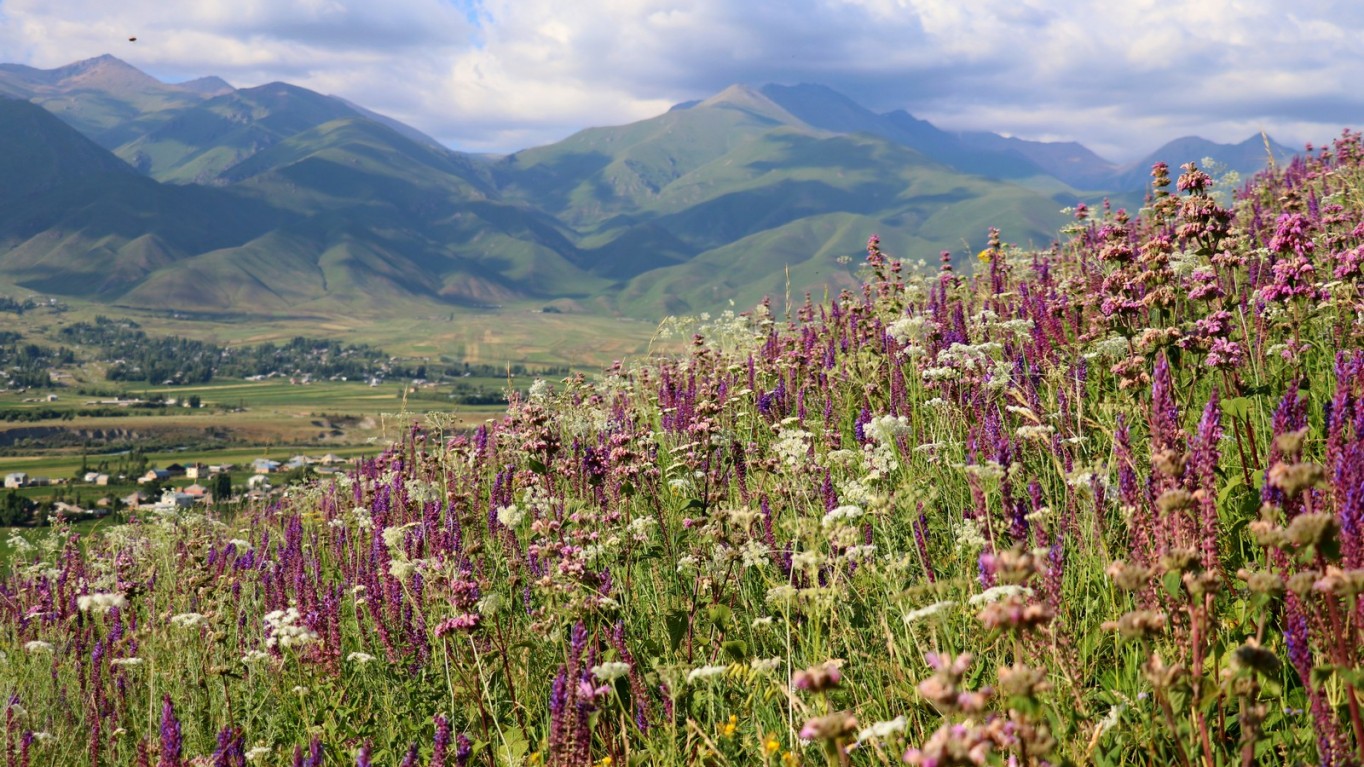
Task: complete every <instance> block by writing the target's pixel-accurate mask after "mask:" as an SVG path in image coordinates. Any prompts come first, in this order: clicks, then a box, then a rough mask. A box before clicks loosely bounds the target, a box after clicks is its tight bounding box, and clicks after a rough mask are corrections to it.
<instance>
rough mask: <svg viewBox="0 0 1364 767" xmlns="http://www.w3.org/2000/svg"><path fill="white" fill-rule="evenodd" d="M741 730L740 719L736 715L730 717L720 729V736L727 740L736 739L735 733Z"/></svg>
mask: <svg viewBox="0 0 1364 767" xmlns="http://www.w3.org/2000/svg"><path fill="white" fill-rule="evenodd" d="M738 729H739V717H737V716H735V715H734V714H730V715H729V721H728V722H725V723H724V724H723V725H722V726H721V727H720V734H721V735H722V736H724V737H726V738H732V737H734V733H735V731H736V730H738Z"/></svg>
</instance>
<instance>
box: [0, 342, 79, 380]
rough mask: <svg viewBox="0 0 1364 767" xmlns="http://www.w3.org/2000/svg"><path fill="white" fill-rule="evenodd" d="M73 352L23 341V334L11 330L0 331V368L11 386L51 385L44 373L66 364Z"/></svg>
mask: <svg viewBox="0 0 1364 767" xmlns="http://www.w3.org/2000/svg"><path fill="white" fill-rule="evenodd" d="M75 359H76V355H75V353H74V352H72V351H71V350H70V349H67V348H66V347H61V348H59V349H52V348H50V347H47V346H39V345H37V344H32V343H25V342H24V339H23V336H21V335H20V334H18V333H15V332H14V331H12V330H0V371H3V372H4V376H3V377H4V378H5V380H6V381H7V382H8V384H7V385H8V386H9V387H10V388H13V389H23V388H41V387H49V386H52V376H51V374H50V373H49V372H48V371H49V370H51V369H52V368H53V367H56V366H58V365H70V364H71V363H73V362H75Z"/></svg>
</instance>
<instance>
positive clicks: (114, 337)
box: [61, 317, 426, 384]
mask: <svg viewBox="0 0 1364 767" xmlns="http://www.w3.org/2000/svg"><path fill="white" fill-rule="evenodd" d="M61 335H62V338H63V340H65V341H67V342H69V343H72V344H76V345H79V346H83V347H89V348H92V349H95V350H97V351H96V355H97V356H98V358H99V359H101V360H104V361H107V362H110V363H112V364H110V366H109V368H108V371H107V373H106V376H107V377H108V378H109V379H110V380H114V381H135V382H146V383H150V384H163V383H167V382H170V383H175V384H198V383H207V382H209V381H211V380H213V378H214V377H215V376H219V377H224V378H249V377H251V376H260V375H269V374H271V373H277V374H281V375H290V376H300V375H308V376H314V377H317V378H333V377H345V378H347V379H355V380H361V379H365V378H368V377H371V376H385V377H386V376H396V377H410V378H422V377H425V375H426V366H425V365H420V364H418V365H411V364H404V363H401V362H397V361H394V360H392V359H390V358H389V356H388V355H387V354H385V353H384V352H383V350H381V349H378V348H376V347H373V346H370V345H368V344H342V343H340V342H339V341H329V340H324V339H317V338H306V337H303V336H298V337H296V338H293V339H292V340H290V341H287V342H285V343H281V344H274V343H263V344H255V345H252V346H238V347H228V346H220V345H218V344H214V343H209V342H207V341H194V340H191V339H188V338H181V337H179V336H149V335H147V333H146V332H145V331H143V330H142V329H141V328H140V326H139V325H138V324H137V323H136V322H133V321H131V320H112V319H109V318H107V317H96V318H95V321H94V322H78V323H75V324H73V325H69V326H67V327H65V328H63V329H62V331H61Z"/></svg>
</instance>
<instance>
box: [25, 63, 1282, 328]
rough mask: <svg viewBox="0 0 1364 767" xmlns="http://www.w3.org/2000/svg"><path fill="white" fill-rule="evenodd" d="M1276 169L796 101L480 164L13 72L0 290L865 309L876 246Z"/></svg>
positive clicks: (699, 115) (742, 96)
mask: <svg viewBox="0 0 1364 767" xmlns="http://www.w3.org/2000/svg"><path fill="white" fill-rule="evenodd" d="M1267 148H1268V149H1269V151H1272V152H1273V153H1274V154H1275V155H1277V156H1278V157H1279V158H1282V157H1284V156H1286V155H1288V154H1291V152H1290V151H1289V150H1287V149H1285V148H1284V147H1281V146H1278V145H1276V144H1273V143H1272V142H1270V141H1269V140H1268V139H1267V138H1261V137H1259V136H1256V137H1252V138H1251V139H1248V140H1247V141H1246V142H1244V143H1242V144H1239V145H1219V144H1214V143H1212V142H1208V141H1204V140H1202V139H1197V138H1185V139H1179V140H1176V141H1174V142H1171V143H1169V144H1167V145H1166V146H1164V147H1162V148H1161V149H1160V150H1158V151H1156V152H1155V153H1153V154H1152V155H1151V156H1150V157H1148V158H1145V159H1143V160H1142V161H1141V162H1138V163H1136V164H1134V165H1132V166H1126V167H1119V166H1117V165H1115V164H1113V163H1110V162H1108V161H1106V160H1104V159H1103V158H1101V157H1099V156H1098V155H1096V154H1094V153H1093V152H1091V151H1089V150H1088V149H1086V148H1085V147H1083V146H1081V145H1079V144H1076V143H1046V142H1035V141H1025V140H1021V139H1017V138H1008V137H1004V136H1001V135H998V134H994V133H978V132H977V133H970V132H950V131H944V130H940V129H938V128H936V127H935V126H933V125H932V124H930V123H928V122H925V121H923V120H919V119H917V118H915V117H913V116H911V115H909V114H908V113H906V112H903V111H896V112H890V113H885V114H878V113H875V112H873V111H871V110H868V109H865V108H864V107H862V106H860V105H858V104H857V103H855V102H853V101H852V100H850V99H848V98H847V97H845V96H843V95H841V94H839V93H837V92H835V91H833V90H830V89H828V88H825V87H822V86H818V85H808V84H807V85H796V86H783V85H766V86H763V87H760V88H750V87H746V86H737V85H736V86H732V87H730V88H727V89H725V90H724V91H722V92H720V93H717V94H715V95H714V96H712V97H710V98H708V99H705V100H702V101H697V102H689V103H685V104H679V105H677V106H676V107H674V108H673V109H671V110H670V111H668V112H666V113H664V114H662V115H659V116H657V117H654V118H651V119H647V120H643V121H640V122H637V123H633V124H630V125H624V126H616V127H602V128H589V129H587V130H583V131H580V132H579V133H576V134H574V135H573V136H570V137H568V138H566V139H564V140H563V141H560V142H558V143H555V144H551V145H548V146H542V147H535V148H531V149H526V150H524V151H520V152H516V153H513V154H510V155H506V156H496V157H494V156H485V155H471V154H464V153H460V152H455V151H452V150H450V149H448V148H446V147H444V146H442V145H441V144H440V142H438V141H436V140H434V139H432V138H431V137H429V136H427V135H425V134H423V133H421V132H420V131H417V130H416V129H414V128H411V127H409V126H406V125H404V124H402V123H399V122H397V121H395V120H392V119H389V118H387V117H384V116H382V115H379V114H376V113H374V112H372V111H369V110H367V109H365V108H363V107H361V106H359V105H356V104H353V103H350V102H348V101H346V100H344V99H340V98H336V97H332V96H326V95H323V94H319V93H316V92H313V91H310V90H307V89H304V88H300V87H297V86H293V85H289V84H287V83H278V82H277V83H269V84H266V85H261V86H258V87H253V88H240V89H239V88H234V87H232V86H231V85H230V84H228V83H227V82H225V81H223V80H221V79H219V78H215V77H207V78H202V79H199V80H194V81H191V82H187V83H178V84H168V83H163V82H161V81H159V80H157V79H155V78H153V77H151V76H149V75H147V74H145V73H143V72H141V71H140V70H138V69H136V68H135V67H132V66H130V65H128V64H127V63H125V62H123V61H120V60H119V59H116V58H114V57H112V56H101V57H99V58H95V59H90V60H87V61H81V62H77V63H75V64H71V65H68V66H65V67H61V68H58V69H50V70H42V69H35V68H31V67H26V66H21V65H14V64H4V65H0V173H3V174H4V177H5V178H6V179H8V180H9V183H8V184H7V185H6V186H5V187H4V188H0V281H4V282H8V283H10V284H12V285H16V286H19V287H23V288H28V289H31V290H34V291H38V292H42V293H45V294H56V295H62V296H69V297H72V298H79V299H85V300H90V301H95V302H100V303H105V304H109V305H111V306H115V307H117V306H126V307H144V308H146V307H150V308H157V309H171V310H178V311H193V312H217V313H237V314H246V315H297V314H308V313H318V314H325V313H336V312H346V313H350V314H357V313H359V314H364V313H375V314H382V313H389V314H392V313H400V312H404V311H411V309H412V307H413V306H416V305H431V306H447V307H456V306H471V307H478V306H484V305H487V304H502V303H511V302H521V301H525V302H535V303H537V304H543V305H545V306H552V307H554V308H555V309H557V310H559V311H591V312H604V313H620V314H626V315H632V316H640V317H654V318H656V317H658V316H661V315H662V314H666V313H680V312H691V311H700V310H708V309H714V308H719V307H723V306H725V305H727V304H728V302H730V301H734V302H735V303H736V304H738V305H741V306H743V305H752V303H754V302H756V301H758V300H760V299H761V298H762V297H763V296H764V295H772V296H778V295H782V294H783V293H787V294H790V293H792V292H796V293H799V292H803V291H806V290H812V291H816V292H819V291H823V290H835V291H836V290H838V289H840V288H842V287H846V286H851V285H854V284H856V282H855V279H854V277H853V270H854V269H855V267H856V264H857V263H858V260H859V257H860V254H861V250H862V248H863V246H864V244H865V242H866V239H867V237H868V236H869V235H871V234H873V233H875V234H877V235H879V236H880V238H881V241H882V245H883V248H884V249H885V250H886V251H887V252H888V253H890V254H892V255H894V256H897V257H907V258H909V259H911V260H913V259H918V258H923V259H927V260H933V259H936V257H937V254H938V253H939V252H940V251H943V250H947V251H951V252H953V253H956V254H957V256H958V257H961V256H963V255H965V254H967V253H971V252H974V251H975V250H977V249H979V248H980V247H981V246H983V243H984V238H985V235H986V231H987V229H988V227H991V226H997V227H999V228H1000V229H1001V230H1002V231H1003V232H1004V236H1005V239H1007V240H1009V241H1012V242H1019V243H1023V244H1029V243H1030V244H1034V245H1041V246H1044V245H1046V244H1047V243H1049V242H1050V241H1051V239H1052V238H1053V236H1054V234H1053V233H1054V232H1055V231H1056V228H1057V226H1058V225H1059V224H1060V223H1061V222H1062V216H1061V214H1060V213H1059V210H1060V208H1062V207H1064V206H1067V205H1072V204H1074V203H1075V202H1076V201H1077V200H1088V201H1094V200H1097V198H1099V197H1103V196H1111V197H1112V198H1114V199H1115V200H1117V201H1122V202H1126V203H1128V204H1140V200H1141V196H1142V193H1143V189H1144V187H1145V185H1146V183H1147V170H1148V169H1149V167H1150V164H1151V163H1152V162H1154V161H1155V160H1163V161H1166V162H1168V163H1169V164H1170V165H1171V167H1178V165H1179V164H1181V163H1183V162H1186V161H1190V160H1193V161H1198V160H1201V159H1202V158H1203V157H1206V156H1211V157H1213V158H1215V159H1217V160H1218V161H1219V162H1220V163H1221V164H1222V165H1224V166H1225V167H1226V168H1227V169H1230V170H1236V171H1238V172H1240V173H1242V174H1249V173H1253V172H1255V171H1256V170H1258V169H1259V168H1260V167H1261V166H1263V165H1264V163H1265V158H1266V149H1267ZM845 257H846V258H845Z"/></svg>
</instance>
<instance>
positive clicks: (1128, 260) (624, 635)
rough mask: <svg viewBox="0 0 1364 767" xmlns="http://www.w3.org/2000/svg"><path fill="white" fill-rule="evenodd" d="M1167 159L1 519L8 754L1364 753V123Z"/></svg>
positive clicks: (534, 761) (1295, 760)
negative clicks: (1105, 189) (1233, 181)
mask: <svg viewBox="0 0 1364 767" xmlns="http://www.w3.org/2000/svg"><path fill="white" fill-rule="evenodd" d="M749 106H756V105H754V104H752V103H750V104H749ZM696 108H699V105H698V107H696ZM760 112H761V110H757V109H755V110H754V113H760ZM876 146H881V147H884V146H885V145H884V144H876ZM901 150H902V151H907V150H903V149H902V148H901ZM1165 181H1166V182H1167V185H1166V186H1165V187H1164V188H1162V189H1161V190H1160V191H1161V194H1160V195H1159V196H1158V197H1156V198H1154V199H1153V202H1152V204H1151V205H1149V206H1146V207H1144V208H1143V209H1141V210H1139V211H1135V212H1132V213H1130V214H1128V213H1122V214H1119V213H1118V212H1117V211H1103V210H1096V211H1094V212H1093V215H1085V216H1081V217H1079V218H1077V219H1075V220H1073V221H1071V222H1070V223H1069V224H1068V225H1067V227H1066V229H1065V231H1064V232H1060V233H1058V239H1059V240H1060V242H1059V244H1058V246H1057V247H1054V248H1047V249H1045V250H1040V251H1038V250H1028V249H1024V248H1018V247H1014V246H1011V245H1008V244H1006V243H1001V242H998V241H994V242H991V243H989V247H988V249H987V250H986V252H985V253H983V254H982V258H981V260H980V263H981V264H982V266H981V267H980V268H978V269H977V270H976V271H975V273H974V274H970V275H967V274H962V273H960V272H957V271H955V270H952V269H940V268H937V267H930V268H926V269H916V268H912V267H909V266H907V265H905V264H903V263H900V262H898V261H896V260H893V259H891V258H888V257H887V255H886V254H885V253H884V252H882V251H881V249H880V247H879V245H878V243H876V242H875V241H872V242H870V243H868V245H867V247H866V249H865V251H864V252H865V257H864V259H863V264H864V266H865V269H866V271H865V273H864V275H865V277H864V279H863V280H862V281H860V282H859V283H858V284H857V286H856V289H854V290H851V291H849V292H848V293H846V294H842V295H837V296H830V297H829V298H827V299H823V300H809V301H804V302H802V304H801V306H800V307H799V308H798V309H797V310H796V311H795V312H793V313H792V316H791V317H789V318H787V317H783V316H780V315H776V314H773V313H770V312H768V311H764V310H763V309H759V310H756V311H754V312H753V313H751V314H736V313H732V312H731V313H725V314H722V315H719V316H715V317H710V318H702V317H695V318H688V319H682V320H679V321H676V322H672V323H667V324H666V325H665V326H664V328H663V329H662V330H663V331H666V332H667V333H669V334H674V333H675V334H676V335H677V336H679V337H680V338H681V339H683V340H684V343H685V348H684V349H682V350H679V351H675V352H673V353H662V352H659V353H656V354H651V355H641V356H639V357H636V358H635V359H633V360H630V361H628V362H625V363H618V364H616V365H614V366H612V367H611V368H610V369H609V370H607V371H605V372H604V374H603V375H602V376H601V377H600V378H599V379H597V380H595V381H593V380H586V379H584V378H583V377H571V378H567V379H562V380H561V381H559V382H550V381H544V380H539V381H536V382H535V383H534V384H532V385H531V386H529V387H528V388H527V390H526V391H525V392H524V394H521V393H518V394H517V395H515V396H514V397H513V398H512V401H511V402H510V403H509V407H508V409H507V411H506V412H505V413H504V414H503V415H502V416H501V417H498V418H492V419H489V420H487V421H486V422H484V423H481V424H478V425H477V426H475V427H474V428H472V429H466V428H462V427H458V428H457V427H454V426H452V422H451V420H450V419H449V418H447V417H439V418H437V417H428V418H425V419H420V420H416V419H401V418H400V419H396V420H395V421H390V422H389V424H388V429H387V430H386V431H385V434H386V435H392V436H394V438H393V439H392V440H388V439H385V444H383V445H381V446H379V447H377V448H376V451H377V452H375V453H371V454H368V455H365V456H363V457H360V458H359V460H357V461H356V462H354V463H352V464H348V465H347V466H346V467H345V469H344V470H343V471H337V472H335V473H327V474H320V475H318V476H316V477H315V478H313V479H308V478H305V477H302V476H300V475H301V474H303V472H296V473H294V474H293V475H292V476H291V475H290V474H288V473H283V472H274V471H269V468H270V467H265V466H262V467H261V469H260V470H259V471H261V472H263V473H257V474H255V476H253V477H252V479H251V480H250V481H249V482H243V481H242V479H241V477H242V476H243V474H244V473H246V472H248V471H250V470H248V469H247V468H246V462H247V461H248V460H250V458H247V457H244V456H243V457H240V458H237V457H234V458H233V460H238V461H240V462H239V463H238V466H237V468H236V469H235V470H234V471H233V473H232V474H231V476H228V477H227V478H226V479H223V480H218V481H215V482H214V490H213V494H214V495H215V496H218V500H215V501H214V503H212V504H210V503H207V502H206V501H201V502H194V501H192V500H190V499H188V498H185V499H180V501H183V504H182V503H181V502H180V501H178V500H177V498H176V496H173V495H172V496H168V497H167V498H166V499H165V500H164V501H162V502H160V503H143V504H140V505H138V506H137V508H130V509H126V510H124V511H123V512H122V514H123V517H122V518H120V517H119V516H116V515H114V514H110V515H109V516H106V517H104V518H103V519H102V520H101V521H100V522H99V523H98V524H99V525H100V526H101V527H100V528H99V529H98V531H97V533H92V532H90V529H89V528H88V527H86V528H84V531H82V530H81V529H78V528H76V527H75V526H72V525H68V524H67V523H65V522H64V521H62V520H54V522H53V524H52V528H51V529H50V530H35V529H27V530H17V531H15V534H14V535H12V536H11V537H10V538H9V540H8V548H7V555H6V556H5V557H4V558H3V559H0V593H3V594H5V595H6V598H5V599H4V600H0V646H3V647H4V648H6V655H5V658H4V662H3V663H0V687H3V689H5V690H6V691H7V694H8V695H9V696H10V697H9V698H8V704H7V726H8V729H9V730H10V733H11V742H17V743H19V744H20V745H19V747H18V750H19V756H18V758H16V759H15V762H16V763H22V762H23V760H24V758H25V757H27V758H30V762H31V763H34V764H60V765H66V764H78V763H79V764H85V763H94V764H114V765H125V764H151V763H152V761H151V756H150V755H156V756H157V758H158V760H159V763H160V765H161V767H172V766H173V767H185V766H186V765H201V764H214V763H216V764H224V765H232V766H234V767H241V766H243V765H246V764H248V763H264V764H290V763H293V764H299V765H309V766H310V767H311V766H316V767H322V765H334V764H336V765H341V764H347V765H348V764H352V763H354V764H355V765H357V766H358V767H365V766H367V765H394V764H401V765H452V764H453V765H456V766H457V767H464V766H466V765H483V764H491V765H495V766H496V767H587V766H588V765H592V766H594V767H638V766H639V765H651V766H653V765H657V766H658V767H683V765H686V766H687V767H692V766H694V765H709V766H713V767H723V766H725V765H734V766H736V767H737V766H738V765H762V766H763V767H778V765H780V766H781V767H812V766H813V765H829V766H832V765H838V766H839V767H845V766H846V767H854V766H855V767H873V766H884V765H891V764H907V765H912V766H917V767H949V766H950V767H1012V766H1014V765H1017V766H1018V767H1049V766H1051V765H1058V766H1060V765H1101V766H1103V767H1138V766H1139V765H1151V764H1159V765H1179V766H1180V767H1193V766H1194V765H1257V764H1276V765H1277V764H1285V765H1304V764H1326V765H1354V764H1357V763H1358V755H1359V754H1360V753H1361V752H1364V719H1361V715H1360V710H1359V705H1358V704H1359V701H1358V697H1359V691H1358V688H1357V683H1358V682H1359V680H1361V679H1364V620H1361V606H1360V594H1361V593H1364V503H1362V502H1361V501H1362V500H1364V327H1361V326H1360V324H1359V322H1358V318H1359V308H1358V307H1359V301H1360V297H1361V291H1362V290H1364V230H1361V229H1360V228H1359V227H1358V223H1357V222H1359V221H1360V220H1361V218H1364V146H1362V145H1361V140H1360V135H1359V134H1358V133H1349V134H1346V135H1344V136H1343V137H1342V138H1341V139H1340V140H1339V141H1338V142H1337V143H1336V144H1335V145H1334V146H1332V147H1330V149H1329V150H1326V151H1322V152H1321V153H1319V154H1314V155H1313V156H1311V157H1307V158H1301V159H1298V160H1296V161H1294V162H1292V163H1290V164H1288V165H1285V166H1281V167H1279V168H1277V169H1276V170H1275V171H1273V172H1271V173H1269V174H1265V175H1262V176H1260V177H1257V178H1256V179H1253V180H1250V181H1249V182H1248V183H1247V186H1246V193H1247V197H1248V201H1247V202H1246V203H1245V204H1238V205H1236V206H1234V207H1231V208H1228V207H1224V206H1222V205H1221V204H1220V203H1219V202H1218V201H1217V198H1216V197H1215V196H1214V192H1216V191H1217V190H1216V187H1215V186H1214V185H1213V181H1212V179H1211V178H1210V177H1208V176H1207V175H1206V174H1203V173H1201V172H1195V171H1191V172H1188V173H1185V174H1183V175H1182V176H1180V177H1179V178H1178V179H1177V180H1176V179H1165ZM1134 253H1139V254H1142V256H1141V257H1140V258H1133V257H1131V254H1134ZM190 391H200V390H199V389H190ZM202 391H204V394H205V397H208V396H209V393H210V392H212V391H213V389H211V388H209V389H203V390H202ZM229 396H230V395H229ZM300 420H303V419H300ZM320 425H321V424H319V426H320ZM314 428H317V427H314ZM219 455H221V453H220V454H219ZM228 455H233V454H228ZM235 455H236V456H241V454H240V453H237V454H235ZM182 457H188V456H186V454H185V453H174V454H168V458H169V460H177V461H178V459H179V458H182ZM213 460H214V461H215V462H217V461H219V460H221V459H213ZM111 463H112V461H111ZM157 468H162V467H157ZM164 468H169V466H166V467H164ZM196 469H198V467H197V466H196ZM205 469H206V470H208V471H210V472H211V471H213V470H214V469H213V468H212V467H205ZM139 470H140V469H139ZM15 479H22V477H16V478H15ZM261 480H268V482H269V483H271V484H275V483H278V485H277V486H276V487H277V489H275V490H269V489H266V488H258V487H253V486H256V485H257V484H258V483H260V482H261ZM286 483H287V485H286ZM223 485H226V486H227V487H226V488H223V487H222V486H223ZM234 494H235V495H236V497H237V500H224V499H225V498H228V497H231V496H233V495H234ZM7 497H8V498H11V499H16V500H17V499H18V497H19V496H17V494H9V495H8V496H7ZM134 500H136V499H134ZM0 512H3V513H4V514H5V515H6V516H7V517H8V518H9V519H11V520H15V519H19V520H23V519H27V518H28V515H29V513H30V512H28V511H27V510H26V509H25V508H24V507H23V506H22V504H19V503H16V502H15V501H10V502H8V503H7V504H6V505H5V506H4V507H0ZM374 712H383V714H384V715H378V716H376V715H372V714H373V713H374ZM39 728H41V729H39ZM39 733H42V735H41V736H40V735H39ZM291 758H292V762H291V761H290V760H291Z"/></svg>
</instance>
